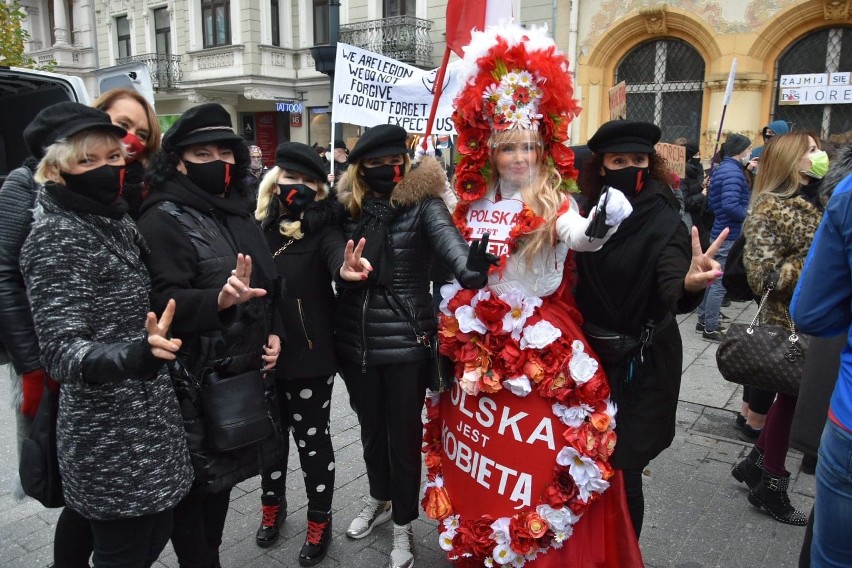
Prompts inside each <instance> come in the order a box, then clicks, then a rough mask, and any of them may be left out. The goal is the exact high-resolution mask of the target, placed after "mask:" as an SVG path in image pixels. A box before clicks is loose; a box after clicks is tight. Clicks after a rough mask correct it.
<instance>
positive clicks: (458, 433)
mask: <svg viewBox="0 0 852 568" xmlns="http://www.w3.org/2000/svg"><path fill="white" fill-rule="evenodd" d="M502 197H503V200H504V201H506V200H508V201H510V202H511V201H516V202H517V203H512V204H506V203H502V204H501V203H500V201H501V199H500V198H499V197H497V198H495V195H494V191H493V190H491V191H490V192H489V194H486V196H485V197H484V198H483V199H482V200H480V201H478V202H475V203H474V204H472V207H471V210H473V211H478V210H480V209H485V210H489V211H491V210H498V211H506V210H513V209H514V210H516V211H518V212H520V211H521V208H523V203H522V202H520V201H519V196H518V195H506V194H505V192H504V193H503V196H502ZM513 197H516V198H518V199H512V198H513ZM469 215H470V216H471V219H472V218H473V217H475V216H476V214H475V213H474V214H472V215H471V214H470V213H469ZM480 217H481V218H485V217H487V218H501V216H500V215H498V214H494V215H488V216H486V215H481V216H480ZM520 217H521V216H520V214H519V216H518V217H514V219H515V223H512V222H511V221H510V222H509V224H514V225H517V224H518V223H519V222H523V221H521V219H520ZM502 218H503V219H504V220H505V219H507V218H508V219H512V217H511V215H510V216H509V217H507V216H506V215H503V216H502ZM587 224H588V220H586V219H584V218H582V217H580V216H579V214H578V213H577V205H576V203H575V202H574V201H573V199H567V200H566V201H565V203H564V204H563V207H562V210H561V211H560V217H559V220H558V222H557V224H556V238H555V239H554V243H553V245H552V246H545V247H542V249H541V250H540V251H539V253H538V254H537V255H536V256H535V257H534V258H533V259H532V262H530V263H529V264H528V263H527V262H526V260H525V259H524V258H523V257H522V256H521V255H520V254H518V252H519V251H522V250H523V242H522V240H521V242H520V243H519V244H520V248H519V250H517V251H515V252H511V247H509V246H507V245H506V243H505V241H501V238H500V237H501V236H505V234H506V233H505V231H504V232H503V233H502V234H501V231H500V229H499V228H497V229H496V230H490V229H488V228H487V227H484V230H487V231H489V232H490V234H491V235H492V237H494V236H496V237H497V238H496V239H492V243H493V248H492V250H491V252H494V253H496V254H503V255H504V256H503V257H502V262H501V267H499V268H498V269H497V270H494V271H493V272H492V273H491V275H490V276H489V284H488V286H487V287H486V288H483V289H482V290H479V291H473V290H465V289H462V288H461V286H459V285H458V283H456V282H453V283H451V284H448V285H446V286H444V287H442V289H441V296H442V298H443V301H442V303H441V306H440V313H439V315H438V317H439V331H438V333H439V339H440V345H441V347H440V350H441V353H442V354H443V355H445V356H447V357H450V358H451V359H452V360H453V361H454V362H455V375H456V381H455V383H454V385H453V387H452V389H451V390H450V391H449V392H446V393H443V394H441V395H437V394H433V395H432V396H429V397H427V423H426V427H425V434H424V450H423V451H424V453H425V455H426V457H425V462H426V466H427V470H428V483H427V488H426V495H425V497H424V499H423V506H424V509H425V510H426V513H427V515H428V516H430V517H431V518H433V519H438V520H440V521H441V525H440V526H439V533H440V537H439V538H440V546H441V548H442V549H444V550H445V551H446V552H447V553H448V554H447V555H448V558H450V559H451V560H455V561H456V562H457V563H458V565H460V566H495V565H509V566H536V567H549V566H554V567H555V566H583V567H588V566H613V567H615V566H622V567H623V566H642V565H643V564H642V560H641V554H640V552H639V548H638V543H637V541H636V538H635V536H634V533H633V528H632V525H631V522H630V519H629V516H628V514H627V506H626V501H625V498H624V489H623V484H622V480H621V474H620V472H616V471H615V470H613V468H612V467H610V465H609V463H608V459H609V456H610V455H611V454H612V452H613V450H614V448H615V443H616V435H615V432H614V431H613V429H614V427H615V420H616V409H615V407H614V405H613V404H612V403H611V401H610V399H609V384H608V382H607V378H606V375H605V373H604V371H603V367H602V366H601V365H600V364H599V363H598V361H597V359H596V357H595V355H594V353H593V352H592V351H591V349H590V348H589V345H588V344H587V343H586V341H585V338H584V336H583V333H582V331H581V328H580V325H581V324H582V316H581V315H580V313H579V312H578V310H577V308H576V305H575V303H574V299H573V296H572V294H571V290H572V287H573V278H574V276H573V270H572V265H571V264H572V256H571V254H570V251H571V249H575V250H596V249H597V248H599V247H600V246H602V245H603V243H604V242H605V241H606V239H607V238H608V236H609V235H610V234H612V233H613V232H614V229H613V230H610V231H609V233H608V235H607V237H605V238H604V239H598V240H597V241H596V242H593V243H590V242H589V239H588V237H586V236H585V228H586V226H587ZM474 225H475V224H474ZM480 229H483V227H480ZM477 231H479V229H477ZM477 231H474V233H476V232H477ZM479 232H480V234H481V231H479ZM477 236H478V235H477V234H474V235H473V238H476V237H477ZM625 535H630V536H628V537H625Z"/></svg>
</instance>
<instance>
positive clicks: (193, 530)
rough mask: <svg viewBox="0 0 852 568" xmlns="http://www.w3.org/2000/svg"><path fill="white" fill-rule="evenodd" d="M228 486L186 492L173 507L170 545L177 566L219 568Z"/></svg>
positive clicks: (228, 499) (182, 567)
mask: <svg viewBox="0 0 852 568" xmlns="http://www.w3.org/2000/svg"><path fill="white" fill-rule="evenodd" d="M230 500H231V490H230V489H226V490H225V491H220V492H219V493H195V492H190V493H189V495H187V496H186V497H184V498H183V499H182V500H181V501H180V502H179V503H178V504H177V507H175V510H174V528H173V529H172V546H173V547H174V549H175V554H176V555H177V559H178V566H180V568H219V546H220V545H221V544H222V532H223V531H224V530H225V517H227V516H228V505H229V503H230Z"/></svg>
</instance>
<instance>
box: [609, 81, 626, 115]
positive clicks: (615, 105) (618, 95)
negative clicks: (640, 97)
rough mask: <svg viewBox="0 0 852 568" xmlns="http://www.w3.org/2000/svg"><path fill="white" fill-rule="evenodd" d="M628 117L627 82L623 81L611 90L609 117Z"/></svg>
mask: <svg viewBox="0 0 852 568" xmlns="http://www.w3.org/2000/svg"><path fill="white" fill-rule="evenodd" d="M625 118H627V83H625V82H624V81H622V82H621V83H619V84H618V85H616V86H615V87H613V88H611V89H610V90H609V119H610V120H620V119H625Z"/></svg>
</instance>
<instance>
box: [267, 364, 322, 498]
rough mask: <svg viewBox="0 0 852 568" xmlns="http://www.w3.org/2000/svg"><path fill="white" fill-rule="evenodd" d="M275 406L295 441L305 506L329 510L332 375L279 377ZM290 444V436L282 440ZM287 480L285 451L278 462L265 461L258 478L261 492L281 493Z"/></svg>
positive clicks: (278, 494)
mask: <svg viewBox="0 0 852 568" xmlns="http://www.w3.org/2000/svg"><path fill="white" fill-rule="evenodd" d="M276 385H277V387H278V406H279V409H280V411H281V427H282V428H285V429H287V430H289V432H290V433H292V435H293V440H295V442H296V447H297V449H298V452H299V462H300V463H301V465H302V475H303V476H304V478H305V489H306V491H307V493H308V509H310V510H312V511H330V510H331V500H332V497H333V495H334V467H335V466H334V448H333V447H332V445H331V435H330V434H329V427H330V419H329V414H330V412H331V389H332V387H333V386H334V377H333V376H331V377H307V378H301V379H281V378H278V379H277V382H276ZM283 444H284V445H285V446H286V447H288V448H289V444H290V437H289V436H287V437H285V438H284V440H283ZM286 481H287V453H285V454H284V457H283V459H282V460H281V461H280V462H278V463H270V464H266V467H264V471H263V476H262V478H261V485H260V486H261V488H262V489H263V495H264V496H272V495H274V496H276V497H283V496H284V494H285V492H286V489H285V484H286Z"/></svg>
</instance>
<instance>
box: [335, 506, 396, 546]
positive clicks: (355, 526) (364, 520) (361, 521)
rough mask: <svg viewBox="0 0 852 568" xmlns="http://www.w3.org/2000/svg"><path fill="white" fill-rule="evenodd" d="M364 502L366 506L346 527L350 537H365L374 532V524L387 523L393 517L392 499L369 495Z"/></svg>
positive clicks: (347, 534)
mask: <svg viewBox="0 0 852 568" xmlns="http://www.w3.org/2000/svg"><path fill="white" fill-rule="evenodd" d="M364 502H365V505H364V508H363V509H361V512H360V513H358V516H357V517H355V518H354V519H352V522H351V523H349V528H348V529H346V536H348V537H349V538H364V537H365V536H367V535H368V534H370V532H372V530H373V527H374V526H376V525H380V524H382V523H386V522H388V521H389V520H390V518H391V514H392V509H391V503H390V501H379V500H378V499H373V498H372V497H367V498H365V499H364Z"/></svg>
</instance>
